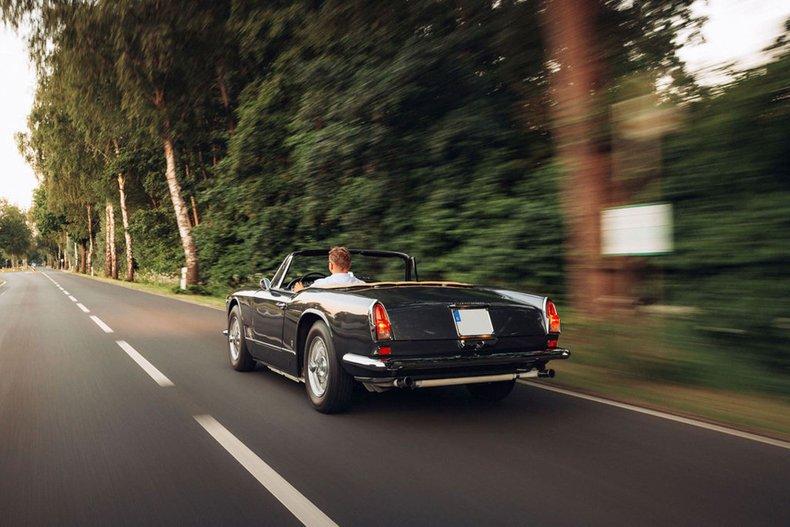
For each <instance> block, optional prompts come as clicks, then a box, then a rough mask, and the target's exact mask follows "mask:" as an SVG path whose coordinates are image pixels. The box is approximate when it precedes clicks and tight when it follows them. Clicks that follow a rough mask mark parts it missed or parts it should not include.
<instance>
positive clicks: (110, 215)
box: [107, 202, 118, 280]
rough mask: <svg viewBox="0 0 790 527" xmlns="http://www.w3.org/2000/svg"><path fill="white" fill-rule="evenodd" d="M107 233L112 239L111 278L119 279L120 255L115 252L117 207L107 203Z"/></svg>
mask: <svg viewBox="0 0 790 527" xmlns="http://www.w3.org/2000/svg"><path fill="white" fill-rule="evenodd" d="M107 219H108V220H109V221H108V224H107V233H108V234H109V237H110V276H111V277H112V278H113V279H115V280H117V279H118V254H117V253H116V252H115V207H114V206H113V204H112V202H107Z"/></svg>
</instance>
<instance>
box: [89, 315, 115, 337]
mask: <svg viewBox="0 0 790 527" xmlns="http://www.w3.org/2000/svg"><path fill="white" fill-rule="evenodd" d="M91 320H93V321H94V322H96V325H97V326H99V327H100V328H101V329H102V331H104V332H105V333H112V332H113V331H112V328H111V327H110V326H108V325H107V324H105V323H104V321H103V320H102V319H100V318H99V317H97V316H96V315H91Z"/></svg>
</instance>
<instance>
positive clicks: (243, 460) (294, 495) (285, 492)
mask: <svg viewBox="0 0 790 527" xmlns="http://www.w3.org/2000/svg"><path fill="white" fill-rule="evenodd" d="M194 417H195V421H197V422H198V423H199V424H200V426H202V427H203V428H205V430H206V432H208V433H209V434H210V435H211V437H213V438H214V439H215V440H216V441H217V443H219V444H220V445H222V448H224V449H225V450H227V451H228V453H229V454H230V455H231V456H233V457H234V458H235V459H236V461H238V462H239V463H240V464H241V466H242V467H244V468H245V469H246V470H247V472H249V473H250V474H252V476H253V477H254V478H255V479H257V480H258V482H259V483H260V484H261V485H263V486H264V487H265V488H266V490H268V491H269V492H271V494H272V496H274V497H275V498H277V499H278V500H279V501H280V503H282V504H283V505H285V507H286V508H287V509H288V510H289V511H291V514H293V515H294V516H296V518H297V519H298V520H299V521H300V522H302V523H303V524H304V525H308V526H310V527H312V526H335V527H337V524H336V523H335V522H333V521H332V519H331V518H330V517H329V516H327V515H326V514H324V513H323V512H321V510H320V509H319V508H318V507H316V506H315V505H313V503H312V502H311V501H310V500H308V499H307V498H305V497H304V496H303V495H302V493H300V492H299V491H298V490H296V489H295V488H294V487H293V485H291V484H290V483H288V482H287V481H286V480H285V478H283V477H282V476H281V475H279V474H278V473H277V472H276V471H275V470H274V469H273V468H272V467H270V466H269V465H268V464H267V463H266V462H265V461H264V460H262V459H261V458H259V457H258V456H257V455H256V454H255V452H253V451H252V450H250V449H249V448H247V446H246V445H245V444H244V443H242V442H241V441H239V440H238V438H236V436H234V435H233V434H231V433H230V431H229V430H228V429H227V428H225V427H224V426H222V425H221V424H220V423H219V421H217V420H216V419H214V418H213V417H211V416H210V415H196V416H194Z"/></svg>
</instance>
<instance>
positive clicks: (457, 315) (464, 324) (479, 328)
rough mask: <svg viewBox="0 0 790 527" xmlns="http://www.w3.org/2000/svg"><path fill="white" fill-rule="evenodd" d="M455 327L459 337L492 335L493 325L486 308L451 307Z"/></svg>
mask: <svg viewBox="0 0 790 527" xmlns="http://www.w3.org/2000/svg"><path fill="white" fill-rule="evenodd" d="M452 312H453V320H454V321H455V329H456V330H457V331H458V335H459V336H461V337H477V336H480V335H493V334H494V326H492V325H491V316H490V315H489V314H488V310H487V309H453V310H452Z"/></svg>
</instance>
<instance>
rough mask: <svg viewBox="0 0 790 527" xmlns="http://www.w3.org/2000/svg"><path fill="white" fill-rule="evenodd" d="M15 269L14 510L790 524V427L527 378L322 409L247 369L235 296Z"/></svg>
mask: <svg viewBox="0 0 790 527" xmlns="http://www.w3.org/2000/svg"><path fill="white" fill-rule="evenodd" d="M48 277H49V278H48ZM0 280H6V281H7V283H6V284H5V285H3V286H0V525H3V526H16V525H80V526H84V525H97V526H98V525H101V526H109V525H112V526H115V525H179V526H180V525H232V526H243V525H301V524H307V525H332V524H338V525H343V526H383V525H397V526H404V525H426V526H428V525H430V526H444V525H447V526H460V525H469V526H489V525H607V526H608V525H629V526H630V525H634V526H635V525H639V526H644V525H671V526H673V527H675V526H681V525H695V526H698V525H716V526H721V525H776V526H779V525H790V499H789V498H788V496H790V492H789V491H788V489H790V450H788V449H786V448H782V447H781V446H775V445H768V444H763V443H758V442H755V441H751V440H749V439H744V438H740V437H733V436H730V435H725V434H722V433H719V432H716V431H712V430H707V429H703V428H698V427H693V426H688V425H686V424H683V423H678V422H673V421H669V420H665V419H660V418H657V417H654V416H651V415H645V414H642V413H637V412H633V411H629V410H627V409H623V408H617V407H613V406H608V405H604V404H600V403H597V402H593V401H588V400H584V399H580V398H576V397H571V396H568V395H564V394H560V393H553V392H549V391H546V390H541V389H538V388H535V387H532V386H524V385H518V386H517V387H516V390H515V392H514V394H513V395H512V396H511V397H510V398H509V399H507V400H505V401H504V402H503V403H502V404H499V405H496V406H492V407H489V406H486V405H484V404H481V403H476V402H474V401H472V400H471V399H470V398H469V397H468V396H467V395H466V391H465V390H463V389H462V388H448V389H438V390H424V391H415V392H389V393H386V394H380V395H374V394H360V395H359V400H358V401H357V403H356V404H355V405H354V406H353V407H352V409H351V411H350V412H349V413H347V414H342V415H335V416H327V415H322V414H319V413H317V412H315V411H314V410H313V409H312V408H311V407H310V405H309V404H308V402H307V401H306V400H305V396H304V389H303V386H302V385H297V384H295V383H293V382H291V381H289V380H286V379H284V378H283V377H281V376H279V375H276V374H274V373H270V372H265V371H262V370H258V371H255V372H251V373H238V372H235V371H233V370H231V369H230V367H229V366H228V364H227V358H226V350H225V345H226V342H225V339H224V338H223V336H222V335H221V334H220V331H221V330H222V329H223V328H224V326H225V317H224V315H223V313H222V312H221V311H218V310H214V309H210V308H205V307H201V306H197V305H192V304H188V303H184V302H180V301H177V300H173V299H168V298H163V297H159V296H154V295H150V294H147V293H143V292H139V291H135V290H130V289H127V288H123V287H118V286H115V285H112V284H107V283H103V282H98V281H95V280H90V279H87V278H83V277H79V276H75V275H72V274H66V273H61V272H56V271H52V270H44V272H27V273H6V274H3V275H2V278H0Z"/></svg>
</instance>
